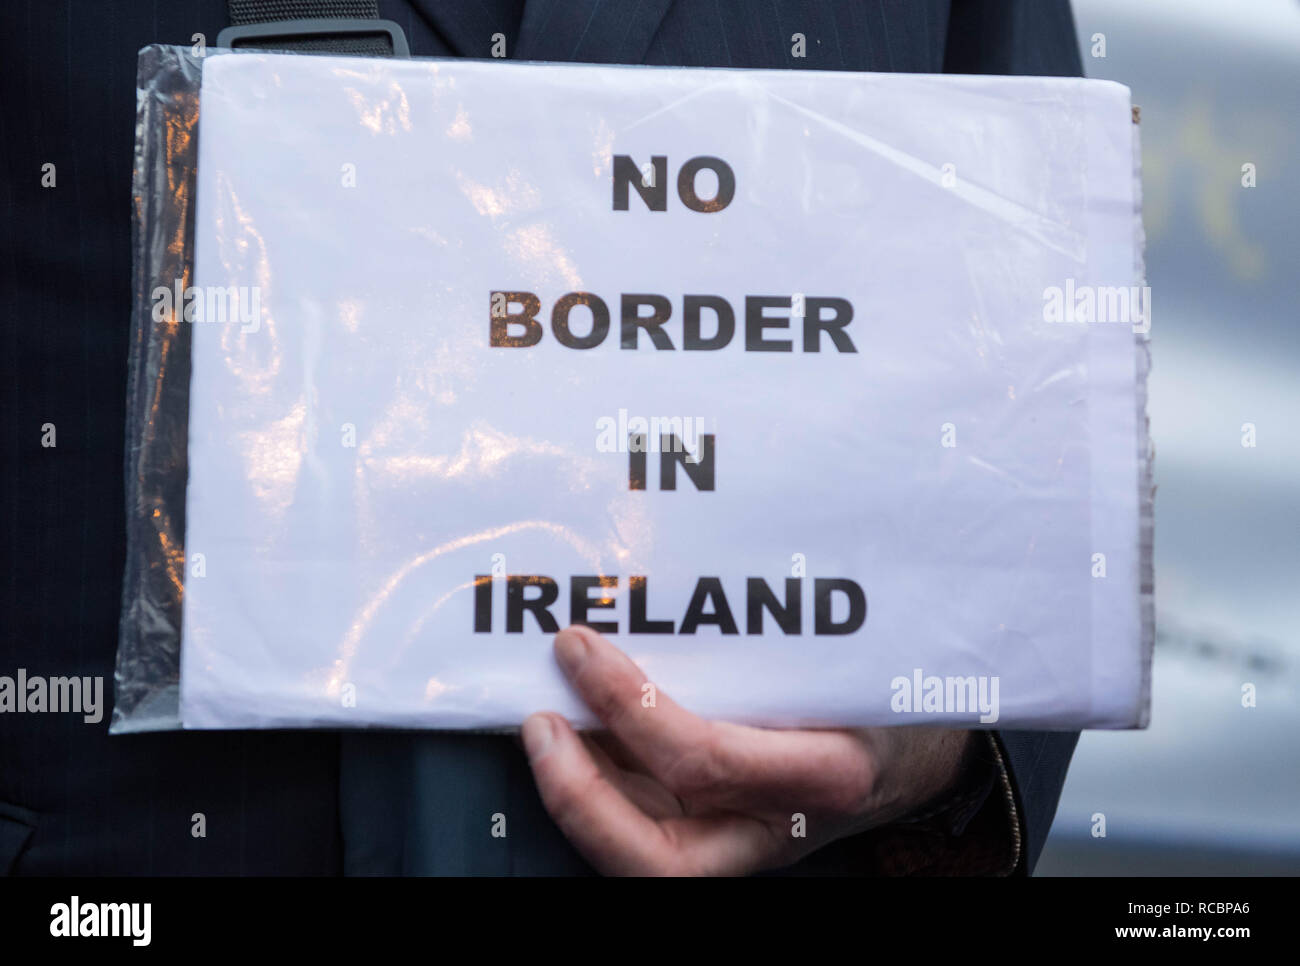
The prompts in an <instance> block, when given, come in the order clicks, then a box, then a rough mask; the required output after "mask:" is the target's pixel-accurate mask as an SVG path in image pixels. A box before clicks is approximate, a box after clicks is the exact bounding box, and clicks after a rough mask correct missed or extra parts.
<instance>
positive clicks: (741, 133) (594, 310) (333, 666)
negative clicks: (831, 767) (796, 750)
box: [181, 54, 1150, 728]
mask: <svg viewBox="0 0 1300 966" xmlns="http://www.w3.org/2000/svg"><path fill="white" fill-rule="evenodd" d="M1129 114H1130V108H1129V96H1128V91H1127V90H1126V89H1125V88H1123V87H1120V86H1119V85H1116V84H1112V83H1108V82H1098V81H1081V80H1068V79H1027V78H995V77H982V78H976V77H931V76H919V75H881V74H847V73H832V72H818V71H808V72H795V71H718V70H676V69H673V70H667V69H650V68H646V69H642V68H619V67H585V66H559V65H555V66H551V65H524V64H498V63H486V62H480V63H473V62H468V63H462V62H429V61H425V62H418V61H395V60H362V59H350V58H333V57H301V56H297V57H295V56H288V55H261V54H257V55H254V54H241V55H227V56H220V57H214V58H211V59H210V60H209V61H208V62H207V64H206V66H205V68H204V76H203V87H202V98H201V117H200V137H199V149H200V155H199V183H198V209H197V227H196V244H197V251H198V256H197V264H196V269H195V282H196V287H197V289H198V293H197V295H198V298H197V299H191V300H190V301H191V302H195V301H197V302H199V303H200V305H199V307H198V309H197V310H196V311H197V313H198V315H199V316H202V317H203V319H204V320H203V321H198V320H197V318H198V316H195V318H194V319H193V320H192V323H191V324H192V325H193V360H192V361H193V376H192V384H191V398H190V441H189V490H188V505H187V520H186V536H185V541H186V546H185V553H186V556H187V569H186V586H185V606H184V625H183V646H182V674H181V685H182V696H181V711H182V717H183V721H184V724H185V725H186V727H191V728H214V727H272V726H277V727H278V726H363V725H388V726H402V727H443V728H496V727H508V726H512V725H516V724H518V723H519V722H520V721H521V720H522V719H523V718H524V717H525V716H526V715H528V714H529V713H531V712H533V711H538V710H544V709H550V710H557V711H560V712H563V713H565V714H566V715H569V716H571V717H572V718H573V719H574V720H575V721H579V722H590V721H591V720H592V719H591V717H590V715H589V714H588V713H587V712H586V710H585V709H584V708H583V707H582V705H581V704H580V702H578V700H577V699H576V698H575V696H574V695H573V694H572V693H571V691H570V690H569V689H568V687H567V686H566V684H565V683H564V680H563V678H562V676H561V674H560V672H559V671H558V669H557V668H556V666H555V664H554V660H553V657H552V654H551V641H552V637H553V633H552V632H553V630H554V629H555V628H557V627H563V626H565V625H567V624H568V623H570V621H572V620H583V621H587V622H593V623H594V622H607V623H608V628H607V633H608V634H609V636H610V637H611V638H612V639H613V640H614V641H615V642H616V643H617V644H618V645H619V646H620V647H622V648H624V649H625V650H626V651H627V652H628V653H629V654H630V655H631V656H632V657H633V658H634V659H635V660H636V661H637V662H638V663H639V664H640V666H641V667H642V668H643V669H644V670H645V671H646V673H647V674H648V675H649V676H650V678H651V679H652V680H653V681H654V682H655V684H656V686H657V687H658V688H660V689H661V690H663V691H664V692H665V693H668V694H671V695H672V696H673V697H674V698H675V699H676V700H678V701H679V702H681V703H682V704H684V705H685V706H686V707H688V708H690V709H692V710H695V711H697V712H699V713H701V714H704V715H707V716H711V717H717V718H725V719H731V720H736V721H742V722H751V723H758V724H768V725H795V724H820V725H869V724H875V725H891V724H918V723H921V722H945V723H948V724H958V723H965V724H971V725H975V726H980V725H983V726H989V727H993V726H996V727H1007V726H1038V727H1080V726H1095V727H1129V726H1134V725H1136V724H1139V723H1142V722H1143V720H1144V716H1145V707H1146V698H1147V696H1146V666H1147V662H1148V660H1149V651H1148V648H1149V643H1150V642H1149V641H1147V640H1144V635H1143V633H1142V621H1141V613H1140V594H1139V574H1140V570H1141V564H1142V561H1141V560H1140V553H1139V540H1138V531H1139V501H1138V487H1139V469H1140V465H1139V458H1138V453H1139V448H1140V446H1141V445H1142V439H1143V438H1144V437H1143V435H1142V433H1143V432H1144V430H1143V429H1142V427H1140V426H1139V424H1138V412H1139V409H1140V401H1141V395H1140V394H1141V392H1143V389H1142V386H1143V382H1144V370H1143V369H1142V367H1140V366H1139V365H1138V364H1137V362H1136V361H1135V357H1136V352H1135V336H1134V332H1133V325H1132V324H1124V323H1123V322H1118V323H1116V322H1103V321H1098V320H1099V319H1100V318H1102V317H1103V316H1105V315H1106V313H1107V312H1108V311H1109V312H1111V314H1115V313H1117V312H1118V311H1119V309H1120V308H1124V309H1125V310H1126V311H1128V310H1129V309H1131V310H1132V312H1133V313H1135V314H1136V315H1137V316H1138V317H1139V321H1141V313H1142V312H1143V311H1148V312H1149V305H1150V303H1149V298H1148V299H1147V300H1146V302H1145V303H1143V302H1142V301H1141V299H1140V298H1139V299H1137V300H1136V301H1134V302H1133V303H1132V304H1131V305H1130V304H1128V303H1127V302H1121V301H1118V299H1119V297H1118V296H1117V295H1116V294H1115V293H1116V292H1120V291H1121V288H1119V287H1122V294H1123V295H1124V296H1127V295H1128V294H1129V291H1130V290H1129V288H1128V287H1129V286H1133V285H1137V284H1139V283H1138V282H1137V276H1136V273H1135V268H1134V266H1135V262H1136V253H1135V197H1134V177H1133V137H1134V134H1133V126H1132V124H1131V122H1130V116H1129ZM214 293H215V294H214ZM232 293H233V295H232ZM1088 293H1092V294H1091V296H1089V295H1088ZM182 295H183V296H184V295H185V293H182ZM231 300H233V302H232V301H231ZM218 304H219V305H221V306H225V307H229V308H232V309H233V313H232V314H231V315H230V316H229V317H228V318H227V320H226V321H225V322H224V323H223V322H221V321H219V320H217V319H215V318H214V315H215V314H216V308H215V307H216V306H218ZM1089 305H1091V306H1092V307H1091V309H1089V307H1088V306H1089ZM1144 305H1145V308H1144ZM191 307H192V306H191ZM1090 311H1091V312H1092V313H1093V314H1092V315H1091V316H1089V315H1088V312H1090ZM240 312H242V313H243V314H242V315H241V314H239V313H240ZM1089 317H1091V318H1093V319H1094V321H1092V322H1086V321H1071V320H1077V319H1080V318H1089ZM1147 317H1149V316H1147ZM1058 319H1060V320H1059V321H1058ZM1128 321H1129V322H1132V319H1131V318H1130V319H1128ZM674 437H675V438H676V439H677V440H678V441H680V442H681V444H682V446H683V447H684V450H685V451H684V452H674V446H673V444H672V439H673V438H674ZM642 438H646V439H648V440H649V441H650V442H651V445H653V442H654V441H658V440H665V439H666V440H667V441H668V443H669V445H668V449H667V452H663V451H662V449H663V447H661V446H659V447H653V448H654V449H655V450H656V451H654V452H637V451H635V450H636V449H637V445H638V442H639V440H640V439H642ZM601 578H604V581H605V584H606V586H604V587H602V585H601ZM584 601H588V603H584Z"/></svg>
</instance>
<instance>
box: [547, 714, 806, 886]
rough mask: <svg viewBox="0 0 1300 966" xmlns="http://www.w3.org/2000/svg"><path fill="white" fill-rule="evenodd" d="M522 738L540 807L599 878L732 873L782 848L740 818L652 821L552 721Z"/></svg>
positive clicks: (559, 721) (584, 747)
mask: <svg viewBox="0 0 1300 966" xmlns="http://www.w3.org/2000/svg"><path fill="white" fill-rule="evenodd" d="M522 734H523V741H524V747H525V749H526V750H527V752H528V759H529V764H530V766H531V767H532V769H533V776H534V778H535V779H536V781H537V788H538V791H539V793H540V794H541V797H542V804H543V805H545V807H546V810H547V812H548V814H550V816H551V818H552V820H553V821H554V822H555V824H556V825H558V826H559V827H560V829H561V830H562V831H563V832H564V834H565V836H566V837H567V838H568V839H569V841H570V842H572V843H573V845H574V847H575V848H576V849H577V850H578V851H579V852H580V853H582V855H583V856H585V857H586V858H587V860H588V861H589V862H591V864H592V865H593V866H595V867H596V868H597V869H599V870H600V871H602V872H607V873H613V874H624V875H627V874H631V875H658V874H668V875H692V874H721V875H728V874H739V873H742V872H748V871H752V870H754V869H757V868H760V867H763V866H765V865H770V864H772V862H773V856H774V855H775V854H776V852H777V850H778V849H779V848H780V847H781V843H780V842H779V840H778V838H777V836H776V835H775V834H774V833H773V832H772V831H771V830H769V829H768V828H767V827H765V826H764V825H763V823H761V822H759V821H757V820H755V819H751V818H747V817H743V816H715V817H709V818H690V817H685V818H670V819H667V820H666V821H664V822H655V821H653V820H652V819H650V818H649V817H647V816H646V815H645V814H644V813H642V812H641V811H640V810H638V809H637V808H636V807H635V806H634V805H633V804H632V802H631V801H630V800H629V799H628V798H627V797H626V796H625V795H624V794H623V793H622V792H621V791H620V790H619V789H618V788H617V787H616V786H615V785H614V784H613V783H611V782H610V781H609V779H608V778H607V777H606V775H605V774H603V773H602V771H601V768H600V766H599V764H598V763H597V761H596V759H595V758H594V757H593V756H592V754H591V750H590V746H589V745H588V744H585V743H584V742H583V741H582V740H581V739H580V738H579V736H578V735H577V733H576V732H574V731H573V729H572V728H571V727H570V726H569V724H568V722H566V721H565V720H564V719H563V718H560V717H559V716H558V715H553V714H538V715H533V716H531V717H530V718H528V719H527V720H526V721H525V722H524V727H523V732H522Z"/></svg>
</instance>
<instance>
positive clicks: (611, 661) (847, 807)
mask: <svg viewBox="0 0 1300 966" xmlns="http://www.w3.org/2000/svg"><path fill="white" fill-rule="evenodd" d="M555 653H556V658H557V660H558V661H559V663H560V666H561V667H562V668H563V669H564V671H565V674H566V675H567V676H568V678H569V680H570V682H571V683H572V684H573V686H574V688H575V689H576V690H577V692H578V694H579V696H580V697H581V698H582V699H583V700H584V701H585V702H586V703H587V705H588V706H589V707H590V708H591V709H592V711H593V712H594V713H595V714H596V716H597V717H598V718H600V720H601V721H602V722H603V723H604V724H605V725H606V726H607V727H608V728H609V729H610V731H611V732H613V733H614V735H615V736H616V737H617V738H618V739H619V741H620V742H622V743H623V744H624V745H625V746H626V747H627V748H628V749H629V750H630V751H631V753H632V754H633V755H635V756H636V758H637V759H638V760H640V761H641V762H642V763H643V764H644V765H645V767H646V769H647V770H648V771H649V772H650V773H651V774H653V775H654V776H655V777H657V778H658V779H659V780H660V781H661V782H663V784H664V785H666V786H667V787H668V788H669V789H670V790H672V791H673V792H675V793H676V794H678V795H680V796H682V797H684V798H686V799H687V800H688V804H703V805H706V806H710V807H713V808H741V809H743V810H744V811H747V812H752V811H754V810H755V808H761V809H764V810H769V811H781V810H783V809H785V808H787V807H790V808H794V809H796V810H801V811H806V812H825V813H830V814H835V815H857V814H859V813H860V812H861V811H862V810H864V809H865V808H869V807H871V804H872V796H873V793H874V792H875V791H876V787H877V781H876V780H877V778H878V775H879V767H878V756H877V754H876V752H877V750H878V745H879V740H878V739H877V740H873V739H872V738H870V737H869V735H870V733H868V732H851V731H774V730H767V729H761V728H747V727H743V726H740V725H733V724H726V723H721V722H718V723H714V722H709V721H706V720H705V719H703V718H701V717H699V716H698V715H694V714H691V713H690V712H689V711H687V710H685V709H684V708H682V707H681V706H680V705H678V704H677V703H676V702H674V701H673V700H672V699H671V698H670V697H669V696H668V695H666V694H664V693H663V692H662V691H659V690H657V689H656V692H655V701H654V704H653V706H650V707H647V706H645V705H644V704H643V702H642V694H643V690H642V688H643V686H644V685H645V684H646V683H648V682H647V679H646V677H645V675H644V674H643V673H642V671H641V669H640V668H638V667H637V666H636V664H635V663H634V662H633V661H632V660H631V659H630V658H629V657H627V655H625V654H624V653H623V652H622V651H620V650H619V649H618V648H616V647H615V646H614V645H613V644H611V643H610V642H609V641H607V640H606V639H605V638H604V637H602V636H601V635H599V634H597V633H596V632H595V631H593V630H591V629H590V628H587V627H582V626H574V627H570V628H567V629H566V630H563V631H561V632H560V633H559V634H558V635H557V636H556V639H555Z"/></svg>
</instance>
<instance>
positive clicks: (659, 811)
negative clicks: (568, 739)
mask: <svg viewBox="0 0 1300 966" xmlns="http://www.w3.org/2000/svg"><path fill="white" fill-rule="evenodd" d="M604 737H605V738H606V740H605V741H600V740H598V736H596V735H589V734H585V735H580V736H579V738H580V739H581V741H582V743H583V744H584V745H586V746H587V751H588V752H589V753H590V754H591V757H592V760H593V761H594V762H595V763H596V767H597V768H599V769H600V773H601V774H602V775H604V776H605V779H606V781H608V782H609V783H610V784H611V785H613V786H614V787H615V788H617V789H618V790H619V791H620V792H622V793H623V794H624V795H625V796H626V797H627V798H628V799H629V800H630V801H631V802H632V804H633V805H635V806H636V807H637V808H639V809H641V811H643V812H645V814H646V815H648V816H650V817H651V818H653V819H656V820H657V819H663V818H679V817H681V815H682V803H681V801H680V800H679V799H678V798H677V796H676V795H674V794H673V793H672V792H670V791H669V790H668V789H667V788H665V787H664V786H663V785H662V784H661V783H660V782H659V781H658V780H656V779H654V778H652V777H650V776H649V775H647V774H645V773H643V772H637V771H630V770H629V769H627V768H626V767H624V766H623V765H622V764H621V763H620V759H619V756H618V755H615V754H612V753H611V751H610V748H609V745H611V744H616V742H615V741H614V740H613V739H610V738H609V736H608V734H606V735H604Z"/></svg>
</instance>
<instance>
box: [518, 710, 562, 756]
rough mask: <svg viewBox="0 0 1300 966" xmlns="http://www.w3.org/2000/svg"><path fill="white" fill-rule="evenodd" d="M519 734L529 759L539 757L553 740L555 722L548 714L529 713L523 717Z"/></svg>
mask: <svg viewBox="0 0 1300 966" xmlns="http://www.w3.org/2000/svg"><path fill="white" fill-rule="evenodd" d="M520 736H521V737H522V738H523V739H524V752H525V753H526V754H527V755H528V758H529V760H530V761H531V760H533V759H536V758H540V757H541V756H542V755H544V754H545V753H546V749H547V748H549V747H551V742H553V741H554V740H555V722H554V721H552V720H551V717H550V715H545V714H534V715H529V716H528V717H527V718H525V719H524V725H523V728H522V729H520Z"/></svg>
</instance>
